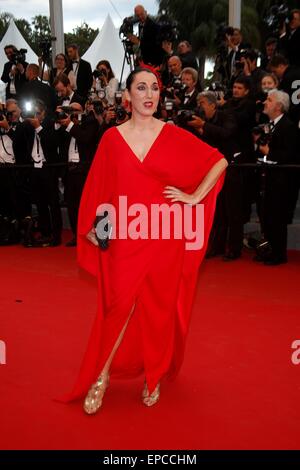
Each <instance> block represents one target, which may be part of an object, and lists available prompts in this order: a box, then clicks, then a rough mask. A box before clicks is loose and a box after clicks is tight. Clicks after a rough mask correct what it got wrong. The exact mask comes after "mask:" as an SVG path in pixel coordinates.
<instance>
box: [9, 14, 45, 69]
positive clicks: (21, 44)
mask: <svg viewBox="0 0 300 470" xmlns="http://www.w3.org/2000/svg"><path fill="white" fill-rule="evenodd" d="M8 44H12V45H14V46H16V48H17V49H27V53H26V62H28V63H29V64H38V56H37V55H36V54H35V53H34V52H33V50H32V49H31V47H30V46H29V44H28V43H27V42H26V40H25V39H24V38H23V36H22V34H21V33H20V31H19V30H18V28H17V26H16V24H15V22H14V20H11V21H10V23H9V26H8V28H7V31H6V33H5V34H4V36H3V38H2V41H1V42H0V73H1V74H2V71H3V67H4V64H5V62H7V57H6V55H5V52H4V47H5V46H7V45H8Z"/></svg>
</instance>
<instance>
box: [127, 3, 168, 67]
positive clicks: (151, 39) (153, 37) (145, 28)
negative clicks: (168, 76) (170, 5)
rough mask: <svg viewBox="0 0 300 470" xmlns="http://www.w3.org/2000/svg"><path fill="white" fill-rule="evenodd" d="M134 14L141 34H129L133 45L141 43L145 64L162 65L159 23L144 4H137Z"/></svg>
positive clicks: (140, 47) (162, 54)
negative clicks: (151, 16)
mask: <svg viewBox="0 0 300 470" xmlns="http://www.w3.org/2000/svg"><path fill="white" fill-rule="evenodd" d="M134 14H135V16H136V18H137V20H138V21H139V36H138V37H137V36H135V35H134V34H128V35H127V37H128V39H129V41H130V42H131V43H132V44H133V45H136V46H137V45H139V49H140V60H141V61H143V62H144V64H151V65H161V64H162V62H163V58H164V51H163V48H162V44H159V43H157V38H158V37H159V33H160V28H159V25H158V24H157V23H156V22H155V21H154V20H153V19H152V18H150V17H149V15H148V13H147V12H146V10H145V8H144V7H143V6H142V5H137V6H136V7H135V9H134Z"/></svg>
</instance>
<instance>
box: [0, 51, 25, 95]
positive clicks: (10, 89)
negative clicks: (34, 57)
mask: <svg viewBox="0 0 300 470" xmlns="http://www.w3.org/2000/svg"><path fill="white" fill-rule="evenodd" d="M4 52H5V54H6V57H7V58H8V62H6V63H5V64H4V68H3V73H2V76H1V80H2V81H3V82H4V83H6V99H9V98H14V99H18V94H19V93H20V91H21V89H22V86H23V85H24V83H26V75H25V72H26V67H27V65H28V64H27V62H26V61H24V60H20V61H16V60H15V55H16V54H17V52H18V50H17V48H16V47H15V46H13V45H11V44H10V45H8V46H6V47H5V48H4Z"/></svg>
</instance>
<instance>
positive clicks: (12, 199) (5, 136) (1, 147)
mask: <svg viewBox="0 0 300 470" xmlns="http://www.w3.org/2000/svg"><path fill="white" fill-rule="evenodd" d="M1 108H2V109H1V110H0V245H4V244H10V243H12V242H15V241H16V239H15V240H13V238H14V237H12V232H13V229H14V227H16V219H17V197H16V185H15V174H14V168H13V167H14V164H15V156H14V151H13V141H12V138H11V137H10V136H9V130H10V125H9V123H8V119H9V118H10V113H8V112H7V110H6V109H5V108H4V107H3V106H1ZM14 232H15V235H16V234H17V231H16V230H14Z"/></svg>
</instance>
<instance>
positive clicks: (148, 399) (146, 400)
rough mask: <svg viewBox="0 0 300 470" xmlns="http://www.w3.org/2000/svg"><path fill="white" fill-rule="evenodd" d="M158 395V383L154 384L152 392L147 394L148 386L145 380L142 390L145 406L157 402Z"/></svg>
mask: <svg viewBox="0 0 300 470" xmlns="http://www.w3.org/2000/svg"><path fill="white" fill-rule="evenodd" d="M159 397H160V384H158V385H157V386H156V388H155V390H154V392H152V393H151V395H149V390H148V387H147V383H146V381H145V385H144V389H143V392H142V401H143V403H144V405H146V406H153V405H155V404H156V403H157V402H158V400H159Z"/></svg>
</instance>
